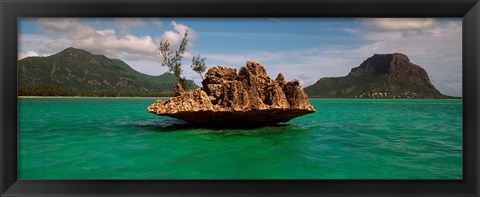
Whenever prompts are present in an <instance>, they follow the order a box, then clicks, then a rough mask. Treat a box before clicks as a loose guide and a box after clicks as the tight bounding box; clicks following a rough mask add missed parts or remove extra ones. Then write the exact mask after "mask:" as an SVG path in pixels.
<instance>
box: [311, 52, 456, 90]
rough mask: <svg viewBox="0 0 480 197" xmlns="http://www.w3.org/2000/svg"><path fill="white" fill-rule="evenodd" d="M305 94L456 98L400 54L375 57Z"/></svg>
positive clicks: (312, 87) (313, 87)
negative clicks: (436, 84)
mask: <svg viewBox="0 0 480 197" xmlns="http://www.w3.org/2000/svg"><path fill="white" fill-rule="evenodd" d="M305 92H306V93H307V94H308V95H309V96H310V97H323V98H453V97H450V96H446V95H443V94H441V93H440V91H438V90H437V89H436V88H435V86H434V85H433V84H432V83H431V82H430V79H429V77H428V73H427V71H425V69H423V68H422V67H420V66H419V65H416V64H413V63H411V62H410V59H409V58H408V57H407V56H406V55H404V54H401V53H394V54H375V55H373V56H372V57H370V58H368V59H366V60H365V61H364V62H363V63H362V64H360V65H359V66H358V67H355V68H352V69H351V71H350V73H349V74H348V75H347V76H344V77H330V78H321V79H320V80H318V81H317V82H316V83H315V84H313V85H311V86H308V87H306V88H305Z"/></svg>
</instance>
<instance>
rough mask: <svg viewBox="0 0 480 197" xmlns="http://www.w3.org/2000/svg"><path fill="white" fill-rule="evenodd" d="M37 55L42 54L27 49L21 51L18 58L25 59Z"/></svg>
mask: <svg viewBox="0 0 480 197" xmlns="http://www.w3.org/2000/svg"><path fill="white" fill-rule="evenodd" d="M36 56H40V55H39V54H38V53H37V52H35V51H27V52H26V53H19V54H18V59H23V58H26V57H36Z"/></svg>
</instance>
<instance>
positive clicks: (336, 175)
mask: <svg viewBox="0 0 480 197" xmlns="http://www.w3.org/2000/svg"><path fill="white" fill-rule="evenodd" d="M154 101H155V98H20V99H19V106H18V107H19V113H18V133H19V135H18V145H19V147H18V151H19V152H18V165H19V168H18V176H19V179H23V180H27V179H362V180H363V179H462V101H461V100H400V99H399V100H395V99H310V102H311V104H312V105H313V106H314V107H315V109H316V110H317V112H315V113H313V114H309V115H306V116H302V117H298V118H295V119H293V120H291V121H290V122H288V123H286V124H282V125H279V126H273V127H261V128H256V129H248V130H241V129H214V130H212V129H200V128H193V127H190V126H188V125H186V124H185V123H183V122H182V121H178V120H176V119H173V118H169V117H162V116H157V115H155V114H151V113H148V112H147V111H146V108H147V106H149V105H150V104H152V103H153V102H154Z"/></svg>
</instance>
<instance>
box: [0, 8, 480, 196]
mask: <svg viewBox="0 0 480 197" xmlns="http://www.w3.org/2000/svg"><path fill="white" fill-rule="evenodd" d="M0 14H1V23H0V29H1V34H0V43H1V48H0V51H1V53H0V61H1V66H0V88H1V89H0V92H1V98H0V109H1V112H0V145H1V146H0V158H1V159H0V165H1V166H0V194H1V196H123V195H125V196H274V195H275V196H276V195H278V196H472V197H473V196H479V193H480V191H479V190H480V185H479V183H480V182H479V175H480V173H479V172H480V170H479V165H480V163H479V161H480V160H479V159H480V156H479V148H480V147H479V144H480V138H479V136H480V135H479V114H480V110H479V88H480V86H479V85H480V80H479V78H480V70H479V65H480V64H479V56H480V53H479V52H480V50H479V49H480V42H479V41H480V39H479V38H480V4H479V3H478V0H415V1H412V0H336V1H335V0H299V1H295V0H286V1H280V0H276V1H273V0H257V1H252V0H245V1H242V0H222V1H220V0H177V1H174V0H163V1H150V0H140V1H135V0H120V1H106V0H101V1H94V0H81V1H79V0H71V1H57V0H37V1H33V0H0ZM18 17H463V71H462V72H463V128H464V131H463V165H464V166H463V175H464V177H463V180H458V181H448V180H437V181H431V180H423V181H422V180H412V181H405V180H389V181H382V180H375V181H372V180H348V181H347V180H338V181H327V180H288V181H287V180H276V181H260V180H245V181H243V180H209V181H206V180H178V181H170V180H169V181H166V180H165V181H162V180H158V181H131V180H91V181H76V180H68V181H31V180H29V181H27V180H17V70H16V61H17V18H18Z"/></svg>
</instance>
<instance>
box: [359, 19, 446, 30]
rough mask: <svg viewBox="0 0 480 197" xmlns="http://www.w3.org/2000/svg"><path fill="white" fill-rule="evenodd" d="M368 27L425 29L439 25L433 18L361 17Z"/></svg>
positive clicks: (379, 28)
mask: <svg viewBox="0 0 480 197" xmlns="http://www.w3.org/2000/svg"><path fill="white" fill-rule="evenodd" d="M359 20H360V22H361V23H362V24H363V25H364V26H365V27H366V28H368V29H371V30H374V31H406V30H407V31H409V30H424V29H428V28H433V27H435V26H436V25H437V20H435V19H433V18H368V19H359Z"/></svg>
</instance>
